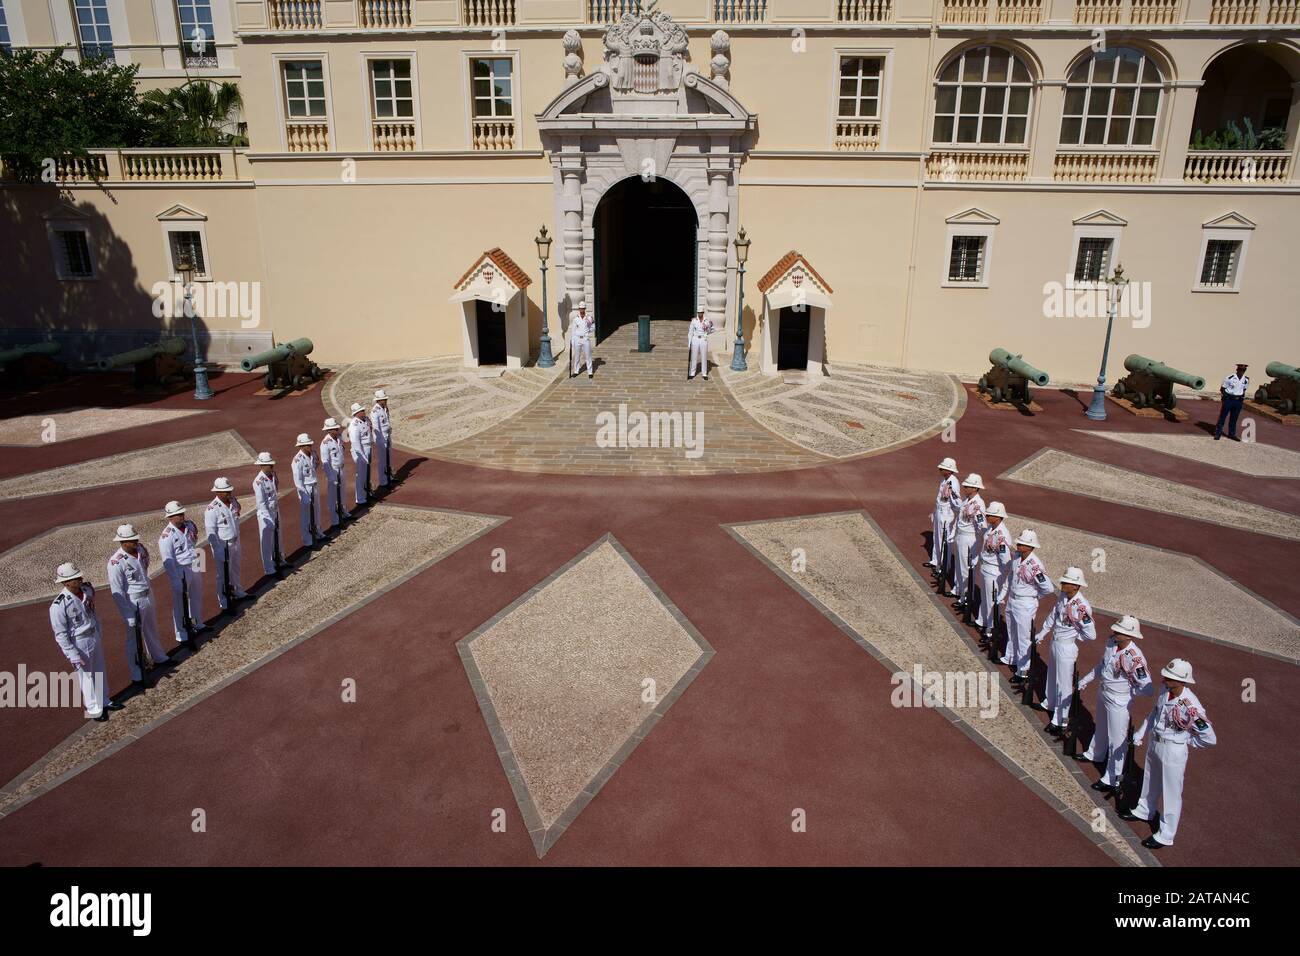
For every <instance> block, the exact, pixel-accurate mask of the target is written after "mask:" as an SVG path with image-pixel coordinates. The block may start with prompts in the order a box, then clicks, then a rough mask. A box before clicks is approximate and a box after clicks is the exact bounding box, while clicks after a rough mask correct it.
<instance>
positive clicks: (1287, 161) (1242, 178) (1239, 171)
mask: <svg viewBox="0 0 1300 956" xmlns="http://www.w3.org/2000/svg"><path fill="white" fill-rule="evenodd" d="M1183 179H1184V180H1185V181H1187V182H1189V183H1203V184H1206V185H1213V186H1220V185H1243V186H1253V185H1275V184H1278V183H1286V182H1290V180H1291V153H1290V152H1289V151H1288V150H1282V149H1279V150H1245V149H1239V150H1218V149H1214V150H1211V149H1195V150H1192V151H1190V152H1189V153H1188V154H1187V162H1186V164H1185V165H1184V166H1183Z"/></svg>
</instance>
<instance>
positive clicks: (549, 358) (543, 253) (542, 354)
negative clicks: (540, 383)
mask: <svg viewBox="0 0 1300 956" xmlns="http://www.w3.org/2000/svg"><path fill="white" fill-rule="evenodd" d="M533 242H535V243H537V258H538V259H540V260H541V261H542V342H541V349H540V351H539V353H538V355H537V365H538V367H539V368H552V367H554V365H555V356H554V355H552V354H551V330H550V327H549V326H548V325H547V324H546V312H547V298H546V260H547V258H548V257H549V256H550V254H551V237H550V236H548V235H547V234H546V227H545V226H542V231H541V232H539V233H538V234H537V236H536V237H535V238H534V239H533Z"/></svg>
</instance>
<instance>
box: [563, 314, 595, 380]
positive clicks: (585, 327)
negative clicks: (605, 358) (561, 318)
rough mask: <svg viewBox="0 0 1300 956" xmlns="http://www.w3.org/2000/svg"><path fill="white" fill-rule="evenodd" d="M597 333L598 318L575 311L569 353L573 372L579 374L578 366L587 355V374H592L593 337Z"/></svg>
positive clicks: (570, 325) (570, 324) (571, 322)
mask: <svg viewBox="0 0 1300 956" xmlns="http://www.w3.org/2000/svg"><path fill="white" fill-rule="evenodd" d="M595 334H596V320H595V318H593V317H592V316H591V315H586V316H584V315H582V313H580V312H579V313H575V314H574V316H573V319H572V320H571V321H570V322H569V353H570V354H571V355H572V356H573V358H572V359H571V360H570V363H569V364H570V368H571V370H572V371H571V374H573V375H577V374H578V366H579V365H581V364H582V360H583V358H584V357H585V359H586V362H587V374H588V375H591V339H592V337H593V336H594V335H595Z"/></svg>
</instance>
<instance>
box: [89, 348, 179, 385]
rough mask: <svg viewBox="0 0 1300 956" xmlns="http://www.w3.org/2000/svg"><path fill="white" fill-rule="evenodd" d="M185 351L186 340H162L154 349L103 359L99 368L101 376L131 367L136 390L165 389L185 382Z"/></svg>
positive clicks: (130, 351) (132, 350)
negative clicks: (176, 383)
mask: <svg viewBox="0 0 1300 956" xmlns="http://www.w3.org/2000/svg"><path fill="white" fill-rule="evenodd" d="M185 348H186V346H185V340H184V339H182V338H170V339H160V340H159V341H157V342H155V343H154V344H152V345H146V346H143V347H142V348H138V349H129V350H128V351H125V352H118V353H117V354H116V355H109V356H107V357H105V358H102V359H99V360H97V361H96V362H95V367H96V368H97V369H99V370H100V371H101V372H111V371H113V370H114V369H119V368H126V367H127V366H128V365H130V366H132V384H134V386H135V387H136V388H138V389H147V388H164V387H166V386H167V385H169V384H172V383H175V382H180V381H183V380H184V378H185V363H184V362H183V361H182V360H181V356H182V355H184V354H185Z"/></svg>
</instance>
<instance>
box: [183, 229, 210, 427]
mask: <svg viewBox="0 0 1300 956" xmlns="http://www.w3.org/2000/svg"><path fill="white" fill-rule="evenodd" d="M176 271H177V272H179V273H180V276H181V284H182V285H183V286H184V288H185V314H186V315H187V316H189V319H190V335H191V336H192V337H193V339H194V397H195V399H197V400H198V401H205V400H207V399H209V398H211V397H212V389H211V388H209V387H208V370H207V368H206V367H205V366H204V364H203V353H202V352H200V351H199V326H198V323H197V322H195V321H194V290H193V289H191V288H190V283H191V282H192V281H193V279H194V260H193V259H191V258H190V254H189V253H188V252H182V253H181V259H180V262H178V263H177V264H176Z"/></svg>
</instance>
